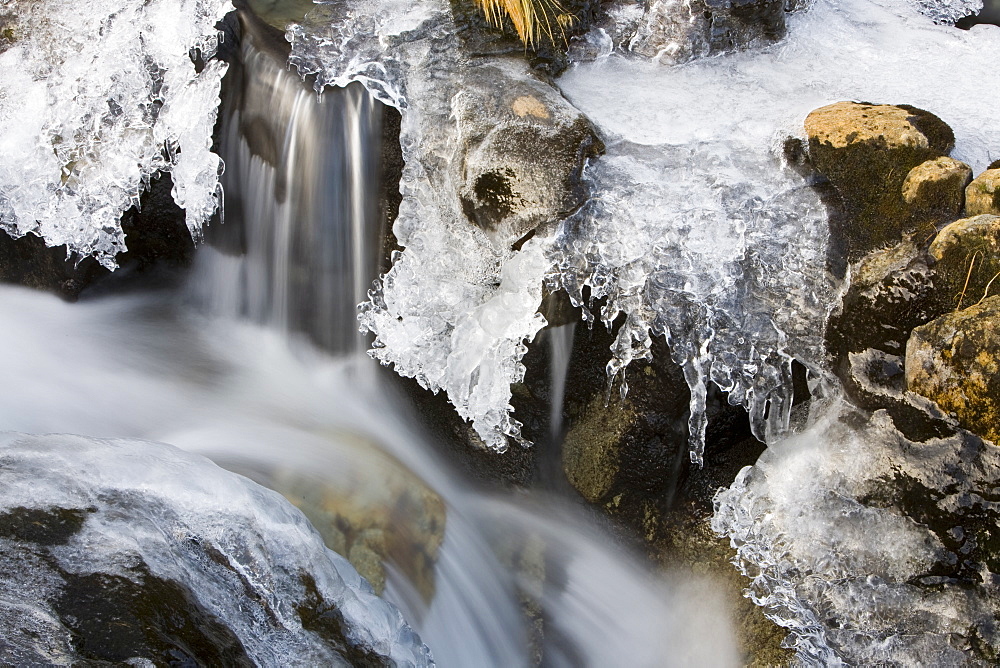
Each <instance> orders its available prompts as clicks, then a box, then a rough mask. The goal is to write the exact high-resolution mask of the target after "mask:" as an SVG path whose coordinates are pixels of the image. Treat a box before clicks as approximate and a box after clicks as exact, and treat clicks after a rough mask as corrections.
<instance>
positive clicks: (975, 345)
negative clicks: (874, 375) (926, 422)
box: [906, 296, 1000, 444]
mask: <svg viewBox="0 0 1000 668" xmlns="http://www.w3.org/2000/svg"><path fill="white" fill-rule="evenodd" d="M906 386H907V389H909V390H910V391H911V392H915V393H917V394H920V395H923V396H925V397H927V398H929V399H932V400H933V401H935V402H937V404H938V405H939V406H940V407H941V408H942V409H943V410H945V411H948V412H951V413H953V414H954V415H955V417H957V418H958V421H959V423H960V424H961V425H962V426H963V427H965V428H966V429H968V430H969V431H971V432H974V433H976V434H978V435H980V436H982V437H984V438H987V439H989V440H991V441H993V442H994V443H996V444H1000V296H993V297H989V298H988V299H985V300H983V301H982V302H981V303H978V304H976V305H975V306H971V307H969V308H967V309H964V310H962V311H957V312H955V313H950V314H948V315H945V316H942V317H940V318H938V319H937V320H934V321H932V322H930V323H928V324H926V325H923V326H921V327H917V328H916V329H914V330H913V334H912V335H911V336H910V340H909V342H908V343H907V345H906Z"/></svg>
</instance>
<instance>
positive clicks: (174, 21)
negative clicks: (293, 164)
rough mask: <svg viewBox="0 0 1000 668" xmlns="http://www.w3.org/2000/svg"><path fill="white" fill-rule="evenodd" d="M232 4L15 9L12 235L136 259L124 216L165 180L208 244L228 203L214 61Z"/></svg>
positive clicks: (0, 118)
mask: <svg viewBox="0 0 1000 668" xmlns="http://www.w3.org/2000/svg"><path fill="white" fill-rule="evenodd" d="M231 9H232V5H231V4H230V3H229V2H228V0H150V1H149V2H143V1H142V0H103V1H102V2H100V3H97V4H94V3H90V4H87V5H82V4H80V3H78V2H70V1H69V0H46V1H45V2H37V1H34V0H8V1H7V2H4V3H3V6H2V10H3V13H5V14H8V13H9V15H10V16H11V17H13V18H12V19H11V21H12V24H11V28H10V29H11V30H12V33H13V36H14V40H13V44H12V45H11V46H10V47H9V48H8V49H7V50H6V51H3V52H2V53H0V125H2V127H3V128H4V132H3V134H2V136H0V228H3V229H4V230H5V231H6V232H7V233H9V234H10V235H12V236H15V237H18V236H22V235H24V234H28V233H34V234H37V235H39V236H41V237H43V238H44V239H45V241H46V243H47V244H48V245H50V246H56V245H61V244H66V245H67V246H68V248H69V251H70V252H71V253H75V254H78V255H80V256H86V255H93V256H94V257H96V258H97V259H98V260H99V261H100V262H101V263H102V264H103V265H105V266H106V267H108V268H112V269H113V268H114V267H115V266H116V262H115V255H116V254H117V253H119V252H121V251H122V250H124V249H125V239H124V235H123V233H122V231H121V227H120V224H119V218H120V216H121V213H122V212H123V211H124V210H126V209H127V208H129V207H130V206H132V205H133V204H135V203H137V202H138V198H139V194H140V192H141V190H142V188H143V186H144V184H146V183H148V180H149V178H150V177H151V176H152V175H153V174H155V173H156V172H157V171H169V172H172V173H173V180H174V193H173V194H174V198H175V200H176V201H177V203H178V204H179V205H180V206H181V207H183V208H184V209H185V210H186V216H187V225H188V227H189V229H190V230H191V232H192V234H194V235H195V236H196V237H197V235H198V233H199V230H200V228H201V225H202V223H203V222H205V220H206V219H207V218H208V216H209V215H211V214H212V212H214V210H215V207H216V203H217V189H218V174H219V171H220V169H221V163H220V161H219V158H218V156H216V155H215V154H213V153H211V151H210V148H211V143H212V128H213V126H214V124H215V115H216V110H217V107H218V104H219V99H218V98H219V86H220V83H221V80H222V76H223V74H224V73H225V65H224V64H222V63H219V62H208V65H207V66H206V67H205V68H204V70H203V71H201V72H200V73H198V72H196V68H195V64H194V62H193V60H192V54H195V53H197V54H200V56H201V57H202V58H203V59H205V60H206V61H207V59H208V58H209V57H210V56H211V55H212V54H213V53H214V51H215V48H216V45H217V41H218V36H217V34H218V33H217V31H216V30H215V24H216V23H217V22H218V21H219V19H221V18H222V17H223V16H224V15H225V14H226V12H228V11H230V10H231Z"/></svg>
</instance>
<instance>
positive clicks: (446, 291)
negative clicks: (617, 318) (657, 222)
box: [288, 0, 551, 450]
mask: <svg viewBox="0 0 1000 668" xmlns="http://www.w3.org/2000/svg"><path fill="white" fill-rule="evenodd" d="M288 37H289V39H290V40H291V42H292V54H291V57H290V60H289V62H290V63H291V64H292V65H294V66H295V67H297V68H298V70H299V73H300V74H301V75H303V76H306V75H311V74H315V75H316V87H317V89H318V90H321V89H322V88H323V87H324V86H327V85H340V86H343V85H346V84H347V83H350V82H351V81H358V82H360V83H362V84H363V85H364V86H365V87H366V88H368V90H369V91H370V92H371V93H372V95H374V96H375V97H376V98H377V99H378V100H380V101H382V102H384V103H386V104H389V105H392V106H394V107H396V108H398V109H399V110H400V111H401V112H402V116H403V119H402V129H401V136H400V144H401V146H402V149H403V158H404V160H405V167H404V169H403V175H402V180H401V182H400V186H399V187H400V192H401V194H402V196H403V201H402V204H401V205H400V209H399V216H398V217H397V219H396V221H395V223H394V226H393V232H394V233H395V236H396V240H397V241H398V242H399V244H400V245H401V246H402V247H403V248H404V250H403V251H401V252H397V253H396V254H394V257H393V265H392V268H391V269H390V270H389V272H388V273H387V274H386V275H385V276H384V277H382V278H381V279H380V280H379V281H378V282H377V283H376V286H375V287H374V288H373V289H372V291H371V292H370V293H369V296H370V299H369V301H367V302H365V303H364V304H362V306H361V313H360V321H361V327H362V331H365V330H370V331H372V332H374V333H375V341H374V343H373V347H372V350H371V354H372V356H374V357H375V358H376V359H378V360H379V361H380V362H382V363H383V364H392V365H393V366H394V368H395V370H396V372H397V373H399V374H400V375H403V376H408V377H412V378H415V379H416V380H417V381H418V382H419V383H420V384H421V385H422V386H423V387H425V388H427V389H430V390H432V391H434V392H438V391H441V390H443V391H445V392H446V393H447V395H448V398H449V399H450V400H451V402H452V404H453V405H454V406H455V409H456V410H457V412H458V414H459V415H460V416H461V417H462V418H464V419H466V420H470V421H471V422H472V425H473V428H474V429H475V431H476V433H477V434H478V436H479V437H480V438H481V439H482V441H483V442H484V443H485V444H486V445H487V446H489V447H491V448H494V449H497V450H503V449H505V448H506V447H507V445H508V437H510V438H513V439H515V440H522V439H521V436H520V424H519V423H518V422H517V421H516V420H514V418H513V417H512V415H511V412H512V410H513V409H512V408H511V407H510V397H511V389H510V386H511V383H516V382H519V381H520V380H521V379H522V378H523V375H524V366H523V365H522V364H521V361H520V360H521V358H522V357H523V355H524V353H525V352H526V347H525V343H524V342H525V341H526V340H530V339H531V338H532V337H533V336H534V335H535V334H536V333H537V332H538V330H540V329H541V328H542V327H543V326H544V325H545V319H544V318H543V317H542V316H541V315H540V314H539V313H538V312H537V311H538V306H539V304H540V302H541V299H542V283H543V278H544V276H545V273H546V270H547V269H548V267H549V263H548V261H547V259H546V257H545V250H546V248H547V246H549V245H551V239H544V238H541V237H536V238H534V239H531V240H530V241H528V242H526V243H525V244H524V245H523V246H522V247H521V249H520V250H519V251H514V250H512V249H511V248H510V247H509V246H505V245H497V244H494V243H492V242H491V241H490V239H489V237H488V236H487V234H486V233H485V232H484V231H482V230H481V229H479V228H477V227H475V226H474V225H472V224H470V223H469V221H468V219H467V218H466V217H465V214H464V213H463V211H462V209H461V204H460V201H459V198H458V191H459V184H460V183H461V180H460V179H461V175H460V174H459V173H458V171H459V165H461V164H462V161H461V159H460V157H461V156H460V155H459V146H458V132H459V129H458V126H457V123H458V121H457V119H456V114H455V110H456V108H457V107H456V105H457V104H458V102H459V101H458V100H457V99H456V96H457V95H458V94H459V93H461V91H462V81H463V79H462V77H463V68H464V67H465V60H464V58H463V56H462V55H461V53H462V51H461V47H460V45H459V42H458V37H457V35H456V34H455V26H454V23H453V20H452V16H451V10H450V7H449V5H448V3H447V2H445V1H444V0H419V1H416V2H412V1H401V0H383V1H373V0H353V1H350V2H338V3H328V4H322V5H320V6H319V7H318V8H317V9H316V10H314V11H313V12H311V13H310V14H309V15H308V16H307V17H306V19H305V20H304V21H303V22H302V23H301V24H298V25H293V26H291V27H290V28H289V31H288Z"/></svg>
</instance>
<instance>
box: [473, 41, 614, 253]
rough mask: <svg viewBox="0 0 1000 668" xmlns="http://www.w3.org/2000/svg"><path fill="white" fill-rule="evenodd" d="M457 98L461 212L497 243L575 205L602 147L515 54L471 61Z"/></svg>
mask: <svg viewBox="0 0 1000 668" xmlns="http://www.w3.org/2000/svg"><path fill="white" fill-rule="evenodd" d="M464 74H465V77H466V81H465V83H464V85H463V86H462V87H461V93H460V95H459V96H457V98H456V101H455V113H456V115H457V117H458V127H459V133H460V134H459V142H460V145H461V155H462V160H463V164H462V167H461V170H462V171H461V177H462V183H463V185H462V186H461V189H460V192H459V197H460V199H461V202H462V209H463V211H464V212H465V215H466V217H468V219H469V220H470V221H472V222H473V223H475V224H476V225H478V226H479V227H481V228H482V229H483V230H485V231H486V232H487V234H489V235H490V237H491V239H493V241H494V242H495V243H497V244H498V245H510V244H512V243H514V242H515V241H517V240H518V239H520V238H521V237H523V236H524V235H525V234H527V233H528V232H530V231H532V230H534V229H535V228H536V227H538V226H539V225H542V224H546V223H551V224H554V223H556V222H558V221H559V220H562V219H563V218H565V217H566V216H568V215H569V214H571V213H572V212H573V211H575V210H576V209H578V208H579V207H580V206H581V205H582V204H583V202H584V200H585V198H586V196H587V191H586V189H585V188H584V186H583V184H582V182H581V173H582V171H583V166H584V164H585V163H586V160H587V159H588V158H591V157H595V156H597V155H598V154H599V153H601V152H602V151H603V150H604V145H603V144H602V143H601V141H600V139H598V138H597V135H596V133H595V131H594V128H593V126H591V124H590V122H589V121H588V120H587V119H586V117H585V116H584V115H583V114H581V113H580V112H579V111H578V110H577V109H576V108H575V107H573V106H572V105H571V104H570V103H569V102H567V101H566V99H565V98H563V97H562V95H560V94H559V92H558V91H557V90H556V89H555V88H553V87H552V86H551V85H550V84H549V83H547V82H546V81H543V80H542V79H541V78H539V77H538V76H537V75H535V74H534V73H533V72H532V71H531V70H530V69H529V68H528V66H527V65H526V64H525V63H524V62H523V61H522V60H520V59H517V58H511V57H506V58H491V59H489V60H486V61H484V62H480V63H477V64H474V65H472V66H471V67H470V68H469V69H468V70H467V71H466V72H465V73H464Z"/></svg>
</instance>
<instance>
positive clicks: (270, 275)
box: [195, 12, 382, 352]
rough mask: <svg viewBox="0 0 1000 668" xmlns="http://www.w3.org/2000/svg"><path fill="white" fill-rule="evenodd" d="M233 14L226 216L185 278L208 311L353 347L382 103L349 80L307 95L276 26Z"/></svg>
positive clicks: (370, 248) (357, 345)
mask: <svg viewBox="0 0 1000 668" xmlns="http://www.w3.org/2000/svg"><path fill="white" fill-rule="evenodd" d="M239 16H240V21H239V28H240V32H241V33H242V35H241V37H240V38H239V42H238V44H239V46H238V49H239V54H238V57H236V58H235V59H234V62H233V63H232V65H231V67H232V68H233V71H232V72H231V73H230V75H229V77H228V78H227V79H226V81H225V83H224V87H223V93H222V94H223V109H225V110H226V111H225V113H224V115H223V117H222V119H221V120H220V147H219V151H220V154H221V155H223V156H224V159H225V164H226V170H225V172H224V174H223V175H222V180H221V182H222V187H223V189H224V191H225V193H226V209H225V221H226V222H225V224H223V225H213V226H211V227H209V229H208V230H207V231H206V237H207V239H208V241H209V243H210V244H211V245H212V246H213V247H214V248H215V249H217V250H218V251H219V252H218V253H213V252H207V253H202V254H201V257H200V261H199V269H200V271H202V272H203V274H204V275H203V277H202V278H201V279H199V280H197V281H195V285H196V286H197V287H198V288H202V289H201V293H202V298H203V299H204V300H205V301H207V302H208V303H209V307H210V309H211V310H212V311H213V312H215V313H220V314H229V315H232V316H246V317H249V318H250V319H251V320H253V321H255V322H259V323H264V324H268V325H270V326H272V327H276V328H278V329H280V330H282V331H287V332H303V333H305V334H306V335H307V336H308V337H309V338H310V339H312V341H313V342H315V343H316V344H317V345H319V346H321V347H322V348H325V349H327V350H331V351H334V352H348V351H355V352H357V351H360V350H361V349H362V348H363V346H364V339H363V338H362V337H359V336H358V335H357V326H356V324H355V322H354V317H355V314H356V311H357V304H359V303H360V302H361V301H363V300H364V298H365V292H366V290H367V289H368V286H369V285H370V284H371V281H372V280H373V279H374V278H375V267H376V266H377V256H378V243H377V242H378V239H379V236H380V235H379V232H380V230H379V219H378V199H377V193H378V182H379V165H378V159H379V151H378V146H379V144H380V141H381V133H382V123H381V121H382V105H381V104H379V103H377V102H375V101H374V100H372V99H371V96H369V95H368V94H367V93H366V92H365V90H364V89H363V88H362V87H361V86H360V85H354V86H348V87H347V88H344V89H335V90H330V91H328V92H326V93H324V94H322V95H317V94H316V93H315V92H314V91H312V90H311V88H309V87H308V86H306V85H304V84H303V83H302V82H301V81H300V80H299V79H298V77H296V76H294V75H293V74H292V73H291V72H289V71H288V70H287V68H286V67H285V64H284V61H285V59H286V58H287V53H283V52H282V48H283V47H282V44H283V43H282V42H281V41H280V39H281V36H280V35H275V34H272V33H275V32H276V31H275V29H274V28H270V27H269V26H266V25H264V24H263V23H262V22H261V21H260V19H258V18H256V17H255V16H254V15H253V14H250V13H248V12H241V13H240V14H239ZM234 23H235V22H234ZM284 48H285V50H286V51H287V45H285V47H284Z"/></svg>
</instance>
